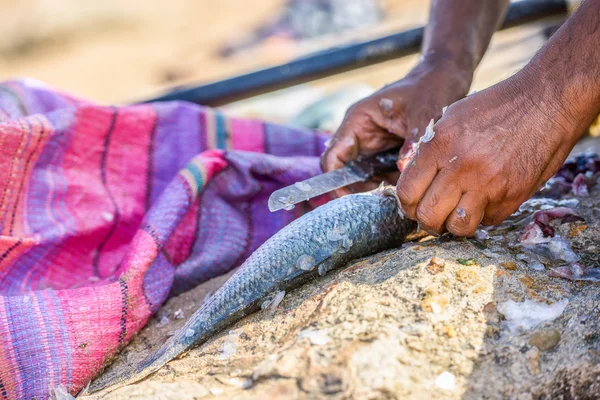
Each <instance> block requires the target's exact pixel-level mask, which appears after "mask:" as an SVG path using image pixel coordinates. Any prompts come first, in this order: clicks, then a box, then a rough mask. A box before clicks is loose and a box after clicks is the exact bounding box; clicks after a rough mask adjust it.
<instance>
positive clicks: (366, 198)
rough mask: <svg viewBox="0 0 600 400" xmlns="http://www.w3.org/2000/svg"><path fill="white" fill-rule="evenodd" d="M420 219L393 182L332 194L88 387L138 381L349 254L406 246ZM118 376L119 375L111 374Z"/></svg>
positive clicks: (93, 389)
mask: <svg viewBox="0 0 600 400" xmlns="http://www.w3.org/2000/svg"><path fill="white" fill-rule="evenodd" d="M415 228H416V223H414V222H413V221H410V220H408V219H405V218H403V216H402V213H401V211H400V207H399V204H398V200H397V198H396V195H395V188H394V187H381V188H379V189H377V190H375V191H372V192H369V193H363V194H354V195H348V196H345V197H342V198H339V199H337V200H333V201H331V202H329V203H327V204H325V205H323V206H321V207H319V208H317V209H315V210H313V211H312V212H310V213H307V214H305V215H304V216H302V217H301V218H299V219H297V220H295V221H293V222H292V223H290V224H289V225H288V226H286V227H285V228H283V229H282V230H280V231H279V232H278V233H277V234H275V235H274V236H273V237H271V238H270V239H269V240H267V241H266V242H265V243H264V244H263V245H262V246H260V248H258V249H257V250H256V251H255V252H254V253H253V254H252V255H251V256H250V257H249V258H248V259H247V260H246V262H244V264H242V266H241V267H240V268H239V269H238V270H237V271H236V272H235V274H234V275H232V276H231V278H229V280H227V282H225V284H224V285H223V286H222V287H221V288H220V289H219V290H218V291H217V292H215V294H214V295H213V296H212V297H210V298H209V300H208V301H207V302H206V303H204V304H203V305H202V306H201V307H200V309H198V311H196V313H195V314H194V315H192V317H191V318H190V319H189V320H188V321H187V323H186V324H185V325H184V326H183V327H182V328H181V329H180V330H179V331H178V332H177V333H176V334H175V335H173V336H172V337H171V338H170V339H169V340H168V341H167V342H166V343H165V344H164V345H163V346H162V347H161V348H160V349H159V350H158V351H156V352H155V353H153V354H151V355H150V356H149V357H148V358H147V359H146V360H144V361H143V362H142V363H141V364H140V365H139V366H138V367H137V368H136V369H135V370H134V371H131V372H130V373H129V374H126V375H125V376H120V377H117V378H114V377H109V378H108V379H106V380H107V382H103V379H102V378H100V379H98V380H97V381H96V382H94V383H93V384H92V385H91V387H90V389H89V392H90V393H93V392H96V391H99V390H102V389H104V388H107V387H110V388H111V390H114V389H117V388H119V387H122V386H125V385H128V384H131V383H135V382H137V381H140V380H141V379H143V378H145V377H147V376H148V375H150V374H152V373H154V372H156V371H158V370H159V369H160V368H162V367H163V366H164V365H165V364H166V363H167V362H169V361H171V360H172V359H174V358H175V357H177V356H179V355H181V354H182V353H183V352H185V351H187V350H189V349H190V348H192V347H193V346H197V345H200V344H202V343H204V342H206V341H207V340H208V339H209V338H210V337H211V336H212V335H214V334H215V333H217V332H219V331H221V330H223V329H225V328H227V327H228V326H230V325H232V324H234V323H235V322H237V321H239V320H240V319H241V318H243V317H244V316H245V315H248V314H250V313H253V312H255V311H257V310H258V309H260V305H261V303H262V302H263V301H264V299H265V298H266V297H268V296H270V295H272V294H274V293H275V292H277V291H280V290H289V289H292V288H294V287H297V286H299V285H301V284H303V283H304V282H306V281H308V280H309V279H311V278H315V277H316V275H317V274H318V275H325V274H326V273H327V272H328V271H331V270H333V269H335V268H339V267H342V266H344V265H346V264H347V263H348V262H349V261H351V260H353V259H356V258H360V257H364V256H367V255H371V254H374V253H377V252H380V251H383V250H386V249H390V248H394V247H398V246H400V245H401V244H402V243H403V241H404V239H405V237H406V235H408V234H409V233H411V232H413V231H414V230H415ZM110 378H114V379H112V380H111V379H110Z"/></svg>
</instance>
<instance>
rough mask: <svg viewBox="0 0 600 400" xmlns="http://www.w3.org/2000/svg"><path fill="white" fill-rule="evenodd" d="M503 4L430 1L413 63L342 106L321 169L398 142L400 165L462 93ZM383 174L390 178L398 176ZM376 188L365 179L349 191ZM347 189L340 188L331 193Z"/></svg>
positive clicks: (499, 1) (502, 1)
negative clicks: (344, 111) (370, 92)
mask: <svg viewBox="0 0 600 400" xmlns="http://www.w3.org/2000/svg"><path fill="white" fill-rule="evenodd" d="M508 4H509V1H508V0H433V1H432V5H431V13H430V19H429V23H428V25H427V28H426V29H425V37H424V41H423V49H422V56H421V58H420V60H419V63H418V64H417V65H416V66H415V68H414V69H413V70H412V71H411V72H410V73H409V74H408V75H407V76H406V77H405V78H403V79H401V80H400V81H398V82H395V83H393V84H391V85H388V86H386V87H384V88H383V89H381V90H380V91H378V92H377V93H375V94H374V95H372V96H370V97H368V98H366V99H364V100H362V101H360V102H358V103H357V104H355V105H354V106H352V107H351V108H350V109H349V110H348V112H347V114H346V118H345V119H344V121H343V122H342V125H341V127H340V128H339V130H338V131H337V133H336V134H335V136H334V138H333V140H332V144H331V146H330V148H329V149H328V150H327V151H326V152H325V154H324V155H323V158H322V167H323V170H324V171H331V170H334V169H337V168H340V167H342V166H343V165H344V164H345V163H346V162H348V161H350V160H353V159H355V158H356V157H358V156H359V155H371V154H375V153H378V152H380V151H383V150H388V149H391V148H393V147H396V146H400V145H402V144H404V145H403V148H402V150H401V157H400V161H399V167H400V169H402V168H403V167H404V165H405V164H406V162H408V160H409V158H410V156H411V155H412V154H411V149H412V144H413V143H415V142H416V141H417V140H418V138H419V137H420V136H422V135H423V133H424V132H425V127H426V126H427V124H428V123H429V121H430V120H431V119H435V120H437V119H439V118H440V117H441V115H442V108H443V107H445V106H448V105H450V104H452V103H453V102H455V101H457V100H459V99H461V98H463V97H464V96H465V95H466V94H467V93H468V91H469V88H470V86H471V81H472V79H473V72H474V70H475V68H476V67H477V65H478V64H479V62H480V61H481V58H482V57H483V55H484V53H485V51H486V49H487V46H488V44H489V41H490V39H491V37H492V35H493V33H494V32H495V30H496V29H497V28H498V26H499V25H500V23H501V21H502V19H503V17H504V14H505V12H506V9H507V7H508ZM387 178H388V179H389V180H390V181H392V182H395V181H396V180H397V179H398V174H396V175H395V176H391V177H390V176H388V177H387ZM376 186H377V183H376V182H371V183H369V184H366V185H360V186H354V187H353V189H354V190H368V189H371V188H374V187H376ZM348 192H349V190H348V189H340V190H339V191H337V192H336V194H337V195H342V194H347V193H348Z"/></svg>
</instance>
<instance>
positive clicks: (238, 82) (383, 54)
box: [144, 0, 567, 106]
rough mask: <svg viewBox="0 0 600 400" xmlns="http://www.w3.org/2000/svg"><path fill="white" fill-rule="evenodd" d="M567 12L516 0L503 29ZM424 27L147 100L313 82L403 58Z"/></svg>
mask: <svg viewBox="0 0 600 400" xmlns="http://www.w3.org/2000/svg"><path fill="white" fill-rule="evenodd" d="M566 13H567V4H566V1H565V0H522V1H519V2H517V3H511V5H510V8H509V10H508V13H507V15H506V18H505V20H504V23H503V25H502V28H501V29H506V28H510V27H513V26H517V25H522V24H525V23H528V22H531V21H535V20H538V19H542V18H545V17H549V16H554V15H562V14H566ZM423 31H424V28H423V27H420V28H415V29H410V30H407V31H404V32H400V33H395V34H392V35H389V36H385V37H382V38H378V39H374V40H370V41H367V42H360V43H351V44H348V45H344V46H340V47H335V48H331V49H327V50H324V51H321V52H318V53H313V54H310V55H307V56H305V57H302V58H298V59H296V60H294V61H291V62H289V63H287V64H282V65H278V66H275V67H270V68H266V69H262V70H259V71H255V72H250V73H248V74H245V75H240V76H236V77H233V78H228V79H224V80H222V81H218V82H212V83H208V84H205V85H200V86H195V87H190V88H181V89H175V90H173V91H171V92H168V93H165V94H164V95H162V96H159V97H156V98H153V99H149V100H145V101H144V103H147V102H153V101H168V100H185V101H189V102H193V103H198V104H203V105H208V106H219V105H223V104H227V103H230V102H232V101H236V100H241V99H244V98H248V97H252V96H256V95H259V94H263V93H267V92H271V91H273V90H278V89H283V88H286V87H290V86H294V85H298V84H301V83H305V82H309V81H312V80H315V79H319V78H323V77H327V76H330V75H334V74H338V73H341V72H346V71H350V70H353V69H357V68H361V67H365V66H368V65H373V64H377V63H381V62H384V61H389V60H392V59H396V58H400V57H403V56H406V55H408V54H414V53H416V52H418V51H419V49H420V46H421V41H422V40H423Z"/></svg>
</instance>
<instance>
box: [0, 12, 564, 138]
mask: <svg viewBox="0 0 600 400" xmlns="http://www.w3.org/2000/svg"><path fill="white" fill-rule="evenodd" d="M323 1H324V0H296V1H294V0H291V1H290V0H218V1H215V0H169V1H159V0H153V1H151V0H104V1H101V2H100V1H97V0H0V79H2V80H5V79H10V78H14V77H28V78H34V79H37V80H41V81H43V82H45V83H46V84H49V85H51V86H54V87H56V88H59V89H61V90H65V91H69V92H72V93H74V94H77V95H78V96H82V97H85V98H88V99H92V100H95V101H98V102H101V103H127V102H132V101H136V100H141V99H144V98H148V97H152V96H153V95H156V94H159V93H161V92H162V91H164V90H166V89H168V88H171V87H174V86H180V85H184V84H190V83H203V82H208V81H214V80H217V79H221V78H224V77H229V76H232V75H236V74H240V73H244V72H248V71H251V70H254V69H257V68H263V67H266V66H270V65H274V64H278V63H281V62H284V61H287V60H290V59H293V58H295V57H298V56H300V55H302V54H306V53H309V52H313V51H316V50H319V49H323V48H327V47H330V46H333V45H337V44H340V43H344V42H349V41H352V40H357V39H366V38H375V37H378V36H381V35H383V34H387V33H392V32H396V31H399V30H404V29H407V28H411V27H416V26H419V25H423V24H424V23H425V22H426V19H427V13H428V8H429V1H424V0H381V1H377V0H337V1H336V0H328V1H326V2H327V3H329V6H328V7H330V9H329V10H328V11H327V12H324V11H323V9H322V4H321V5H320V4H319V3H323ZM311 7H312V8H311ZM319 7H321V8H319ZM315 10H316V11H315ZM553 23H556V21H555V20H548V21H540V22H536V23H533V24H528V25H525V26H522V27H518V28H513V29H510V30H508V31H504V32H501V33H499V34H497V35H496V37H495V38H494V41H493V44H492V48H491V51H490V52H489V53H488V55H487V56H486V58H485V60H484V62H483V64H482V66H481V67H480V69H479V71H478V73H477V76H476V81H475V84H474V87H473V89H474V90H479V89H482V88H484V87H486V86H489V85H490V84H493V83H494V82H497V81H498V80H500V79H502V78H505V77H507V76H509V75H511V74H512V73H513V72H514V71H516V70H517V69H518V68H520V67H521V66H522V65H523V64H525V63H526V62H527V61H528V60H529V58H530V57H531V56H532V55H533V54H534V53H535V51H536V50H537V49H538V48H539V47H540V46H541V45H542V44H543V43H544V40H545V36H544V34H543V30H544V28H545V27H547V26H549V25H551V24H553ZM416 60H417V56H411V57H404V58H402V59H399V60H395V61H390V62H387V63H383V64H380V65H375V66H371V67H368V68H363V69H361V70H357V71H353V72H350V73H345V74H342V75H337V76H334V77H331V78H327V79H321V80H318V81H316V82H314V83H311V84H310V85H303V86H302V87H300V88H295V89H292V90H286V91H283V92H281V93H276V94H274V95H271V96H267V97H268V98H270V99H273V98H279V99H281V96H283V97H284V99H286V101H285V102H281V101H279V102H278V103H277V104H279V105H280V107H273V103H272V102H270V101H267V102H266V103H264V101H263V100H264V98H265V96H262V98H261V99H259V101H254V100H253V101H250V102H249V101H245V102H241V103H239V104H234V105H232V106H229V107H225V108H226V109H229V110H230V111H232V112H236V113H238V114H243V115H250V116H257V117H261V118H266V119H270V120H275V121H278V122H287V121H289V119H290V116H291V115H292V114H295V115H297V113H298V112H299V109H301V108H302V107H306V106H307V105H310V104H311V103H314V101H316V100H318V99H319V98H321V97H323V96H325V95H327V94H335V93H340V92H339V91H340V90H342V91H343V90H345V91H346V92H345V94H344V95H343V96H342V97H343V98H344V99H346V102H353V101H355V100H356V99H357V98H360V97H363V96H366V95H367V94H369V93H370V92H372V91H373V90H376V89H377V88H379V87H381V86H382V85H384V84H386V83H390V82H392V81H394V80H397V79H399V78H400V77H402V76H403V74H405V73H406V72H407V71H408V70H409V69H410V68H411V67H412V65H414V63H415V62H416ZM343 107H345V104H342V108H343ZM274 108H278V110H274ZM330 125H331V127H330V128H331V129H333V128H334V126H333V125H335V123H334V122H332V123H330ZM326 127H329V126H326Z"/></svg>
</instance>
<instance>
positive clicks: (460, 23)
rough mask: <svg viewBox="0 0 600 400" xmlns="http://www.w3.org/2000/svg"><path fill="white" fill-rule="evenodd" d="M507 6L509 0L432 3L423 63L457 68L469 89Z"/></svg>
mask: <svg viewBox="0 0 600 400" xmlns="http://www.w3.org/2000/svg"><path fill="white" fill-rule="evenodd" d="M508 4H509V0H432V3H431V11H430V17H429V23H428V24H427V28H426V29H425V37H424V39H423V48H422V59H423V60H425V61H431V62H432V63H434V64H442V65H443V64H446V65H448V66H449V67H453V68H455V69H456V71H457V72H458V73H461V74H463V75H464V79H465V80H466V81H468V85H469V86H470V84H471V81H472V79H473V73H474V71H475V68H477V66H478V65H479V62H480V61H481V59H482V58H483V55H484V54H485V51H486V50H487V47H488V45H489V42H490V39H491V38H492V35H493V34H494V32H495V31H496V30H497V29H498V28H499V26H500V24H501V23H502V20H503V19H504V15H505V13H506V10H507V9H508ZM467 90H468V88H467ZM465 94H466V93H465Z"/></svg>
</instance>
